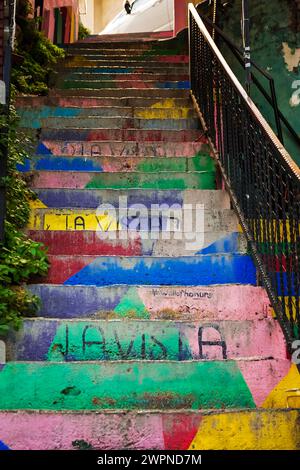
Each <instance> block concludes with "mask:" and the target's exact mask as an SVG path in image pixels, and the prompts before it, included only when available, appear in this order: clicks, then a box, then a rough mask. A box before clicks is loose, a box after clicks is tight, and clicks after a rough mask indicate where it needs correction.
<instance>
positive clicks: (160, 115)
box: [134, 108, 191, 119]
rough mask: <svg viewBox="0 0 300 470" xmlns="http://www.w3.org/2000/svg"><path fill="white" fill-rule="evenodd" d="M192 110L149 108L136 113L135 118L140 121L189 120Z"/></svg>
mask: <svg viewBox="0 0 300 470" xmlns="http://www.w3.org/2000/svg"><path fill="white" fill-rule="evenodd" d="M190 112H191V110H190V108H161V109H159V108H149V109H145V110H141V111H136V112H135V113H134V116H135V117H136V118H140V119H187V118H188V117H189V116H190Z"/></svg>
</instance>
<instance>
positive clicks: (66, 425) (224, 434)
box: [0, 409, 300, 464]
mask: <svg viewBox="0 0 300 470" xmlns="http://www.w3.org/2000/svg"><path fill="white" fill-rule="evenodd" d="M299 421H300V412H299V411H298V410H290V409H281V410H278V409H277V410H274V409H273V410H272V409H257V410H233V411H229V410H226V412H224V411H205V410H201V411H199V410H197V411H189V412H185V411H176V410H174V411H169V412H164V413H161V412H159V411H156V412H154V411H153V412H151V411H145V410H144V411H141V410H140V411H138V412H134V411H132V412H126V413H124V412H122V411H119V412H114V413H112V412H111V411H107V412H105V411H102V412H95V411H92V412H78V411H76V412H72V411H70V412H68V411H63V412H57V411H55V412H42V411H32V410H30V411H17V412H14V411H3V412H2V413H0V428H1V430H2V432H1V438H2V439H3V442H5V443H6V444H7V446H9V447H10V448H11V449H12V450H80V449H82V450H85V449H91V450H102V451H108V450H120V451H124V449H126V450H145V451H148V450H149V449H153V450H175V451H178V450H186V449H189V448H190V450H200V451H203V450H256V451H257V450H273V451H277V450H290V451H291V450H299V449H300V447H299V445H298V444H297V440H296V439H295V436H298V435H299V433H300V429H299ZM253 423H255V426H253ZM58 429H63V431H64V432H60V433H58V432H57V430H58ZM279 429H280V430H281V432H280V433H279V432H278V430H279ZM129 431H130V432H129ZM101 458H102V459H104V456H102V457H101ZM103 463H104V461H103ZM104 464H105V463H104Z"/></svg>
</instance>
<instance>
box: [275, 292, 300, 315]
mask: <svg viewBox="0 0 300 470" xmlns="http://www.w3.org/2000/svg"><path fill="white" fill-rule="evenodd" d="M278 299H279V301H280V302H281V301H282V297H278ZM290 299H291V301H292V312H293V319H294V320H296V317H297V305H298V311H299V310H300V298H299V297H284V300H285V305H286V313H287V316H288V319H290V315H289V311H290ZM272 315H273V317H274V318H276V314H275V312H274V310H273V309H272Z"/></svg>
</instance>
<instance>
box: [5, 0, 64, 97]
mask: <svg viewBox="0 0 300 470" xmlns="http://www.w3.org/2000/svg"><path fill="white" fill-rule="evenodd" d="M30 13H32V7H31V4H30V2H29V0H18V2H17V10H16V25H17V28H16V44H15V51H14V52H15V61H14V62H15V63H14V65H13V68H12V83H13V85H14V86H15V87H16V89H17V90H18V91H19V92H21V93H27V94H46V93H47V91H48V81H49V76H50V73H51V71H52V70H53V67H54V65H55V64H56V63H57V62H58V60H60V59H63V58H64V56H65V53H64V51H63V49H61V48H59V47H57V46H55V45H54V44H52V42H51V41H49V39H48V38H46V36H45V35H44V34H43V33H42V32H40V31H38V25H39V23H40V19H39V18H28V15H29V14H30Z"/></svg>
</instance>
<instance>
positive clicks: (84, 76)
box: [58, 70, 190, 83]
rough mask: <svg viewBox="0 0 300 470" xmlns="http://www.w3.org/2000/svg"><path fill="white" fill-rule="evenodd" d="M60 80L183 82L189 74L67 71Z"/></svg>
mask: <svg viewBox="0 0 300 470" xmlns="http://www.w3.org/2000/svg"><path fill="white" fill-rule="evenodd" d="M59 78H61V79H62V80H66V79H67V80H84V81H86V82H87V81H93V80H97V81H104V82H110V81H117V82H120V81H124V80H127V81H129V80H130V81H131V80H132V82H138V81H142V82H143V81H146V82H148V81H149V80H153V81H155V82H163V83H165V82H184V81H189V78H190V77H189V74H188V73H183V72H182V70H180V71H178V72H175V71H174V70H172V71H170V72H169V73H163V72H162V71H160V72H158V73H155V72H154V71H153V70H152V71H151V72H150V71H146V72H144V71H140V72H136V71H134V72H132V73H130V72H127V71H125V72H121V73H115V72H113V73H104V72H103V71H100V72H98V73H96V72H95V71H92V72H91V71H87V70H85V71H83V72H82V71H79V72H74V71H73V70H72V72H70V71H67V74H66V75H65V76H64V77H61V75H60V76H59V77H58V79H59Z"/></svg>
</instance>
